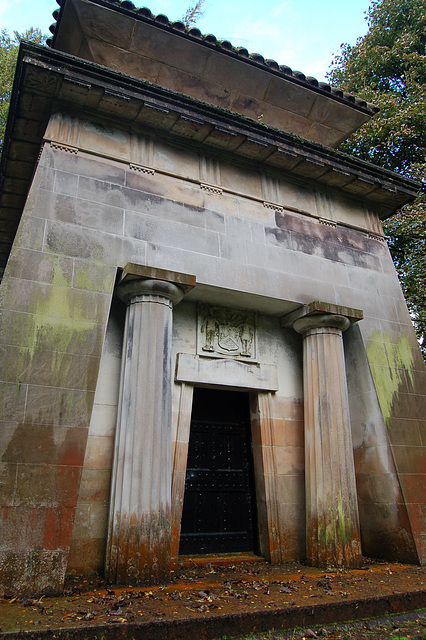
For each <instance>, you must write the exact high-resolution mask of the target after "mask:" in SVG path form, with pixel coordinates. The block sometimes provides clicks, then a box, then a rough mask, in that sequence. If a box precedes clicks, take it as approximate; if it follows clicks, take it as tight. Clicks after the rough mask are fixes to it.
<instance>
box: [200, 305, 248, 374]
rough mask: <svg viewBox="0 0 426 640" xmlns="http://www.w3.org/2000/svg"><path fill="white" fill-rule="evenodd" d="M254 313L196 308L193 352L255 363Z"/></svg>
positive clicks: (206, 307) (220, 308)
mask: <svg viewBox="0 0 426 640" xmlns="http://www.w3.org/2000/svg"><path fill="white" fill-rule="evenodd" d="M256 337H257V336H256V314H255V313H253V312H250V311H241V310H239V309H227V308H224V307H217V306H211V305H200V306H199V307H198V326H197V353H198V355H200V356H208V357H210V358H236V359H238V360H244V361H249V362H254V361H256V357H257V354H256V347H257V345H256V342H257V340H256Z"/></svg>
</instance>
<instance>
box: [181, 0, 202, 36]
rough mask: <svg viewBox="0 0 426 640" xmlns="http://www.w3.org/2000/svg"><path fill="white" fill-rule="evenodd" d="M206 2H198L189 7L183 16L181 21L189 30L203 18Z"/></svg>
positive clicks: (198, 0)
mask: <svg viewBox="0 0 426 640" xmlns="http://www.w3.org/2000/svg"><path fill="white" fill-rule="evenodd" d="M205 1H206V0H197V1H196V2H195V3H194V4H193V5H192V6H189V7H188V9H187V10H186V11H185V13H184V15H183V16H182V18H181V20H182V22H183V24H184V25H185V27H186V28H187V29H190V28H191V27H193V26H194V25H195V23H196V22H197V20H199V19H200V18H202V17H203V15H204V12H205V9H204V3H205Z"/></svg>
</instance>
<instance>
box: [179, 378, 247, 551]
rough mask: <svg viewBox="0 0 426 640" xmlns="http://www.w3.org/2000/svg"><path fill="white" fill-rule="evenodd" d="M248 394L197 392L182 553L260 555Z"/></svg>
mask: <svg viewBox="0 0 426 640" xmlns="http://www.w3.org/2000/svg"><path fill="white" fill-rule="evenodd" d="M255 515H256V514H255V497H254V483H253V463H252V453H251V436H250V419H249V410H248V394H246V393H238V392H234V391H219V390H211V389H194V403H193V410H192V420H191V433H190V440H189V451H188V463H187V472H186V482H185V496H184V505H183V515H182V526H181V539H180V549H179V553H180V554H205V553H226V552H240V551H256V542H257V536H256V535H255V530H256V526H255V520H256V518H255Z"/></svg>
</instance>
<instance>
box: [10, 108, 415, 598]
mask: <svg viewBox="0 0 426 640" xmlns="http://www.w3.org/2000/svg"><path fill="white" fill-rule="evenodd" d="M379 233H380V222H379V220H378V217H377V215H376V214H375V212H374V209H373V208H367V207H365V206H364V205H363V204H362V202H360V201H359V200H357V198H356V195H354V197H353V198H352V197H350V196H345V197H343V195H341V194H335V193H334V192H333V191H331V190H330V191H328V192H327V191H323V190H319V189H317V188H315V187H314V186H312V184H308V183H306V182H297V183H296V182H289V181H287V180H286V179H285V178H284V176H280V175H276V174H275V175H269V174H268V175H264V174H262V173H261V172H260V171H259V170H255V169H254V168H253V167H252V166H251V165H247V167H244V168H242V167H241V166H238V167H236V166H233V165H232V163H231V162H230V161H229V160H227V159H224V158H221V157H220V155H216V154H214V152H213V151H211V153H208V154H205V155H204V154H201V153H200V154H199V153H197V152H196V151H194V150H188V149H185V148H179V147H177V146H171V145H167V144H165V143H164V142H161V141H155V142H154V141H153V140H150V139H148V138H147V137H143V136H138V135H136V134H135V133H129V132H128V131H124V130H117V129H113V128H111V127H110V126H109V125H106V124H103V123H101V122H96V123H93V122H88V121H86V120H84V118H83V119H81V120H78V119H77V118H74V119H71V118H62V117H61V116H60V115H57V116H55V117H54V118H53V119H52V121H51V124H50V125H49V128H48V131H47V133H46V143H45V146H44V149H43V153H42V155H41V159H40V162H39V165H38V167H37V169H36V173H35V176H34V179H33V183H32V186H31V189H30V192H29V196H28V199H27V203H26V206H25V209H24V213H23V216H22V221H21V224H20V227H19V230H18V233H17V236H16V241H15V244H14V247H13V249H12V253H11V256H10V260H9V263H8V266H7V269H6V271H5V275H4V279H3V282H2V284H1V290H0V291H1V294H0V295H1V304H2V313H3V315H2V328H1V335H0V351H1V355H2V361H3V367H2V372H1V378H2V379H1V386H0V394H1V398H2V401H3V411H2V414H1V416H0V417H1V424H2V437H1V453H2V458H1V487H2V518H3V520H2V522H3V524H2V527H3V531H4V534H3V536H2V542H1V545H2V546H1V549H0V550H1V561H0V577H1V579H2V581H3V582H5V583H7V582H8V580H9V575H10V571H11V567H12V566H13V567H16V566H19V567H21V570H20V575H21V576H22V578H21V579H20V580H21V582H20V583H19V584H17V585H16V588H17V589H19V588H20V585H21V586H22V589H24V590H25V589H30V590H31V589H33V590H35V591H37V592H42V591H46V592H48V591H50V592H52V591H53V592H54V591H58V590H60V585H61V583H62V579H63V574H64V571H65V567H66V565H67V561H68V549H69V545H70V542H71V533H72V527H73V522H74V517H75V510H76V505H77V500H78V495H79V490H80V477H81V472H82V468H83V463H84V460H85V459H86V461H87V464H88V465H89V464H91V465H92V467H91V469H90V470H91V471H92V472H93V473H92V475H93V476H97V477H98V478H100V476H101V475H102V473H103V472H105V471H106V468H105V466H106V462H105V461H106V458H107V457H108V455H109V454H107V453H106V449H108V447H109V446H110V444H111V441H112V436H111V434H110V436H109V438H110V441H109V444H108V447H107V448H106V449H105V447H103V446H101V445H102V443H103V442H104V441H106V440H105V439H106V438H107V436H106V435H103V436H98V435H97V434H96V433H95V432H93V434H92V433H91V434H90V440H89V441H88V430H89V424H90V420H91V419H92V420H93V421H95V417H96V411H95V413H94V414H93V416H92V406H93V401H94V397H95V389H96V384H97V382H98V380H101V379H102V376H103V375H104V374H103V373H101V378H99V376H98V369H99V362H100V359H101V354H102V348H103V345H104V353H106V351H105V350H108V348H109V347H108V342H106V343H105V344H104V339H105V331H106V325H107V321H108V317H109V314H110V309H111V300H112V293H113V290H114V283H115V279H116V274H117V269H118V268H119V267H123V266H124V265H125V264H126V263H128V262H134V263H138V264H142V265H148V266H152V267H158V268H162V269H170V270H173V271H179V272H182V273H192V274H195V275H196V278H197V286H196V287H195V289H194V291H193V292H191V294H189V295H188V298H187V300H188V302H192V303H195V302H196V301H197V300H203V301H204V302H211V303H214V304H222V305H223V306H227V305H231V306H235V307H237V308H243V309H244V308H248V309H252V310H256V311H257V312H258V313H259V314H262V315H264V316H265V317H266V316H270V320H268V321H267V322H269V323H270V325H269V329H268V330H267V327H266V324H267V322H266V321H265V322H266V324H265V325H264V330H265V332H266V333H269V335H272V334H273V333H274V332H276V331H277V326H278V318H279V316H280V315H283V314H284V313H286V312H288V311H290V310H291V309H294V308H295V307H297V306H298V305H301V304H305V303H308V302H310V301H312V300H318V299H320V300H324V301H326V302H330V303H334V304H339V305H344V306H351V307H357V308H361V309H363V311H364V316H365V319H364V320H363V321H362V322H361V323H360V329H359V333H358V334H357V336H356V339H355V334H354V337H353V339H352V338H350V339H349V337H348V339H347V358H348V363H351V362H354V363H355V365H354V367H355V370H356V371H360V372H361V374H360V379H356V380H355V382H353V383H352V382H351V383H350V388H351V389H352V390H351V394H352V396H353V397H352V400H351V402H352V406H353V412H352V420H353V424H354V427H353V428H354V434H355V435H354V442H355V450H356V458H355V460H356V466H357V471H358V475H359V477H361V476H362V477H363V481H362V482H364V485H363V487H361V489H362V490H361V491H360V503H361V502H363V501H364V502H365V507H362V508H361V513H364V516H362V515H361V520H364V525H363V523H362V522H361V528H363V527H364V531H365V540H366V542H367V547H368V548H369V549H376V548H377V544H376V541H377V536H378V535H379V532H381V531H382V529H383V527H388V528H389V531H388V539H389V540H390V542H389V545H390V546H389V547H388V548H389V549H390V548H393V547H392V545H394V546H395V545H396V547H398V548H399V543H394V541H395V540H396V541H398V540H400V539H401V535H402V537H406V538H407V541H408V542H407V545H406V546H405V549H409V550H410V549H411V551H409V553H408V556H409V557H413V555H412V552H413V553H414V556H415V557H417V558H419V559H422V560H423V561H424V533H423V528H422V521H423V522H424V519H423V512H422V511H421V509H422V508H424V507H423V506H422V505H424V501H425V500H424V494H423V491H424V490H423V489H422V487H424V486H425V484H424V469H425V468H426V465H425V464H424V455H425V454H424V452H425V441H424V437H425V435H424V432H425V429H424V415H425V411H424V409H423V407H424V401H425V372H424V366H423V363H422V361H421V358H420V356H419V353H418V347H417V345H416V341H415V336H414V332H413V329H412V327H411V325H410V320H409V316H408V312H407V311H406V307H405V304H404V301H403V296H402V293H401V289H400V287H399V284H398V282H397V280H396V277H395V272H394V268H393V265H392V261H391V258H390V255H389V252H388V249H387V247H386V245H385V243H384V242H382V241H381V240H380V239H378V234H379ZM176 309H177V310H178V309H179V307H177V308H176ZM176 317H178V312H177V316H176ZM271 323H272V324H271ZM274 323H275V328H274V329H273V327H272V325H273V324H274ZM281 339H282V341H283V344H286V345H287V346H286V347H285V349H287V355H285V356H284V355H283V354H281V355H280V354H277V353H276V354H275V355H273V358H272V359H273V360H277V362H278V369H279V370H280V371H284V372H285V371H288V370H289V369H288V367H287V365H286V366H283V365H282V362H280V359H282V358H284V359H285V358H288V359H289V360H291V359H292V358H293V361H294V363H297V364H294V366H293V365H292V368H293V370H294V371H297V376H298V379H299V380H300V379H301V359H300V351H299V352H298V347H294V346H292V344H297V342H296V343H293V342H292V340H296V341H297V340H298V338H297V337H295V338H290V337H289V334H287V336H286V335H285V332H284V331H283V330H282V333H281V334H280V340H281ZM189 344H190V342H187V343H186V346H185V349H183V351H184V352H187V351H186V349H187V348H188V345H189ZM292 350H293V355H291V354H290V352H291V351H292ZM296 354H298V355H296ZM114 357H115V356H114ZM271 357H272V356H271ZM116 364H117V362H116ZM369 372H371V376H370V374H369ZM280 375H281V378H280V380H279V388H280V392H279V393H278V394H277V398H278V397H279V398H280V400H279V401H278V400H274V401H273V402H272V404H271V406H272V419H273V420H274V421H276V422H275V423H274V429H273V431H274V433H275V434H276V436H277V438H278V440H277V442H276V445H274V446H276V452H278V454H279V456H278V457H279V460H277V462H276V464H277V473H278V476H280V480H279V483H278V485H277V487H278V490H277V503H278V504H279V505H280V507H279V509H280V513H282V514H283V515H282V517H283V519H285V520H286V521H287V520H288V518H289V517H290V516H291V517H296V516H294V513H295V511H298V510H299V507H300V505H301V500H300V493H301V476H302V473H303V459H302V445H301V416H300V413H299V414H298V413H297V411H299V409H297V406H298V404H297V403H298V402H299V401H300V397H301V396H300V393H299V391H298V392H295V391H294V390H293V391H292V392H291V393H290V392H289V393H287V392H284V393H281V389H286V388H289V387H288V380H291V377H290V378H286V374H280ZM349 375H353V374H351V373H349ZM291 384H293V382H292V383H291ZM289 398H298V400H297V402H296V405H294V404H292V403H290V405H288V404H287V403H288V399H289ZM365 400H368V403H365ZM292 402H293V401H292ZM366 407H370V409H369V410H367V409H366ZM95 409H96V408H95ZM175 411H176V405H175ZM294 412H296V413H294ZM287 413H288V415H287ZM284 414H285V415H284ZM289 416H292V417H289ZM92 424H93V425H94V424H95V422H92ZM105 424H107V422H105ZM376 433H379V437H378V436H376ZM98 437H99V438H101V437H102V438H104V440H96V438H98ZM87 442H88V446H87V449H86V443H87ZM98 445H99V446H98ZM358 449H359V451H358ZM102 451H103V453H102ZM367 454H368V456H367ZM370 454H371V456H372V457H369V456H370ZM376 454H377V455H376ZM85 457H86V458H85ZM367 458H368V459H369V460H374V459H376V460H377V461H378V462H377V464H376V463H375V462H372V464H371V465H370V466H368V465H367V467H366V466H365V464H366V463H365V462H364V459H367ZM392 465H393V466H392ZM86 466H87V465H86ZM377 469H380V472H379V473H375V474H374V473H372V472H373V471H374V470H377ZM88 471H89V467H87V471H86V470H85V484H84V486H87V487H89V484H90V482H89V475H90V473H88ZM395 473H396V475H397V477H398V483H399V487H400V493H398V492H397V488H396V483H395ZM104 475H105V476H106V473H105V474H104ZM372 475H378V476H383V477H382V478H381V479H380V482H379V485H380V486H379V485H377V484H376V485H375V489H374V491H376V494H374V492H373V494H371V492H370V493H369V489H368V483H369V482H370V483H371V477H372ZM386 478H387V479H388V480H389V481H390V483H391V486H392V491H394V493H393V495H394V496H395V499H394V498H392V499H391V498H390V497H387V496H389V493H388V492H389V491H390V490H391V489H389V487H388V488H386ZM86 483H87V484H86ZM361 484H362V483H361ZM388 484H389V483H388ZM81 486H82V487H83V485H81ZM380 491H384V492H385V494H386V496H385V499H386V500H387V502H383V503H381V502H380V499H379V497H380V496H379V494H380ZM89 492H90V490H89ZM395 492H396V493H395ZM288 496H290V497H288ZM401 496H402V497H401ZM83 498H84V496H83V493H82V489H81V490H80V501H83ZM105 499H106V498H105V493H104V494H103V497H102V500H105ZM102 500H101V501H102ZM82 504H83V502H81V505H82ZM378 504H387V505H388V507H386V508H384V507H383V508H380V509H375V510H374V507H373V506H372V505H375V506H376V505H378ZM391 504H393V505H395V504H397V505H399V506H398V507H395V506H393V507H392V508H391V507H390V506H389V505H391ZM295 505H299V507H295ZM371 510H373V511H374V515H375V521H376V522H377V529H372V528H371V526H370V525H369V522H370V512H371ZM390 511H392V513H393V515H392V517H391V518H390V519H389V513H390ZM93 513H94V512H93ZM277 513H278V512H277ZM93 517H95V516H93ZM297 518H299V519H296V525H295V526H294V527H293V528H291V527H290V528H289V529H288V531H287V533H286V536H288V539H289V540H290V543H289V548H290V547H293V548H294V549H300V548H301V544H302V543H301V534H300V531H301V527H302V524H301V518H300V516H297ZM89 520H90V518H89ZM98 522H100V521H98ZM23 523H24V524H23ZM75 526H76V531H77V528H78V526H80V525H78V513H77V519H76V525H75ZM102 526H103V525H102ZM18 530H19V531H23V534H22V536H20V541H19V544H18V546H17V543H16V535H15V534H16V531H18ZM401 532H402V533H401ZM77 537H78V536H77V534H76V537H74V539H73V545H76V544H77ZM93 539H94V540H98V541H99V540H100V538H93ZM413 539H414V540H415V545H416V546H415V551H413V549H414V547H413ZM410 540H411V542H410ZM96 544H98V545H99V547H98V548H99V549H100V545H101V543H100V542H98V543H96ZM410 545H411V546H410ZM75 548H76V547H74V549H75ZM96 553H98V551H97V552H96ZM99 553H100V552H99ZM410 554H411V555H410ZM284 555H285V554H284ZM408 556H407V554H405V555H404V558H406V557H408ZM96 562H98V560H96ZM96 562H95V563H94V564H93V567H94V566H95V564H96ZM96 566H99V565H96ZM35 567H38V569H37V570H36V569H35ZM37 571H40V573H39V574H38V573H37ZM46 575H49V576H50V577H49V579H48V580H47V581H46V578H45V576H46ZM41 576H42V577H41ZM28 585H31V586H30V587H28Z"/></svg>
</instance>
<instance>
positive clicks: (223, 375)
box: [176, 353, 278, 391]
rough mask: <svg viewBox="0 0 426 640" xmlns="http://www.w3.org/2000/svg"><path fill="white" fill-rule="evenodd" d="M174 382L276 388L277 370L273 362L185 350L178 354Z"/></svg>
mask: <svg viewBox="0 0 426 640" xmlns="http://www.w3.org/2000/svg"><path fill="white" fill-rule="evenodd" d="M176 382H186V383H187V384H197V385H200V386H220V387H224V386H225V387H233V388H234V389H254V390H258V391H278V373H277V368H276V366H275V365H273V364H265V363H262V364H253V363H250V364H249V363H248V362H241V361H239V360H231V359H228V358H223V359H215V360H210V359H206V358H203V357H200V356H194V355H190V354H187V353H179V354H178V360H177V366H176Z"/></svg>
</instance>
